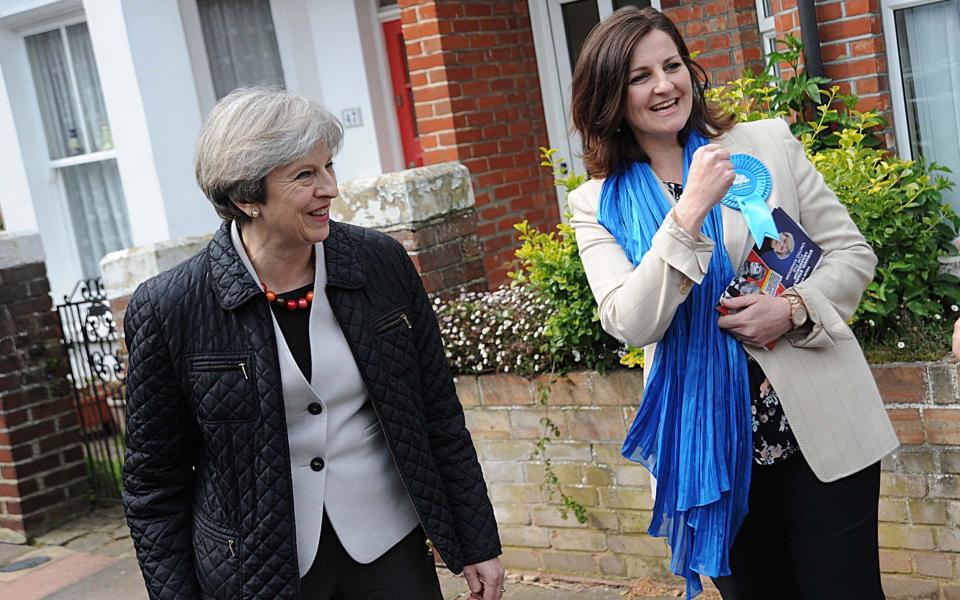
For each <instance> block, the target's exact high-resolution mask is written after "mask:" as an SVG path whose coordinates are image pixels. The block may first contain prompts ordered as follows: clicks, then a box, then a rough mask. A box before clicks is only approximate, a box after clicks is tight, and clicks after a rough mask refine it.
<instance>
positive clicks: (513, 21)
mask: <svg viewBox="0 0 960 600" xmlns="http://www.w3.org/2000/svg"><path fill="white" fill-rule="evenodd" d="M400 9H401V13H400V14H401V18H402V21H403V37H404V40H405V41H406V50H407V59H408V67H409V71H410V80H411V83H412V85H413V96H414V101H415V109H416V118H417V128H418V131H419V135H420V141H421V144H422V146H423V159H424V162H425V163H426V164H428V165H429V164H436V163H440V162H446V161H453V160H456V161H459V162H461V163H462V164H464V165H466V166H467V168H468V169H469V170H470V174H471V175H472V178H473V189H474V192H475V194H476V201H477V217H478V220H477V235H478V238H479V241H480V244H481V246H482V249H483V266H484V269H485V271H486V275H487V279H488V283H489V285H490V287H491V288H493V287H496V286H497V285H498V284H500V283H504V282H506V281H507V278H506V274H507V272H509V271H510V270H511V268H512V263H513V260H514V256H513V251H514V249H515V248H516V247H517V245H518V244H517V241H516V232H515V230H514V229H513V224H514V223H516V222H518V221H520V220H522V219H527V220H529V221H530V223H531V224H533V225H535V226H539V227H540V228H547V229H552V228H553V226H554V225H555V224H556V223H557V222H559V209H558V207H557V202H556V193H555V191H554V187H553V183H552V178H551V175H550V174H549V173H548V172H547V171H546V170H545V169H543V168H542V167H540V166H539V164H540V160H539V155H538V147H539V146H542V145H544V144H545V143H546V139H547V130H546V124H545V121H544V116H543V105H542V101H541V97H540V83H539V77H538V75H537V62H536V57H535V52H534V46H533V34H532V31H531V28H530V15H529V12H528V8H527V2H526V1H525V0H400Z"/></svg>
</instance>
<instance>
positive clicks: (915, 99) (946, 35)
mask: <svg viewBox="0 0 960 600" xmlns="http://www.w3.org/2000/svg"><path fill="white" fill-rule="evenodd" d="M894 17H895V19H896V24H897V45H898V47H899V48H898V49H899V51H900V68H901V75H902V77H903V95H904V101H905V104H906V106H905V109H906V113H907V128H908V132H909V136H910V145H911V147H912V150H913V155H914V156H915V157H923V158H924V159H926V160H928V161H935V162H937V163H939V164H941V165H944V166H946V167H948V168H950V169H951V170H952V171H953V174H952V178H953V180H954V181H956V182H957V183H958V184H960V177H958V175H960V0H948V1H946V2H937V3H933V4H925V5H922V6H917V7H914V8H909V9H904V10H898V11H896V12H895V13H894ZM947 198H948V199H950V200H951V202H952V204H953V207H954V209H955V210H958V211H960V190H958V189H957V188H954V190H953V191H952V192H948V195H947Z"/></svg>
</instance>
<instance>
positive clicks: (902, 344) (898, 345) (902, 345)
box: [897, 342, 907, 350]
mask: <svg viewBox="0 0 960 600" xmlns="http://www.w3.org/2000/svg"><path fill="white" fill-rule="evenodd" d="M906 347H907V345H906V344H904V343H903V342H897V348H900V349H901V350H903V349H904V348H906Z"/></svg>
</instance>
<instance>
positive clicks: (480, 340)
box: [434, 286, 552, 374]
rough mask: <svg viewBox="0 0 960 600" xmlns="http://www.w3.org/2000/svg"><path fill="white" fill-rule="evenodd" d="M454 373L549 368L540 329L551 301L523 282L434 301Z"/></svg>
mask: <svg viewBox="0 0 960 600" xmlns="http://www.w3.org/2000/svg"><path fill="white" fill-rule="evenodd" d="M434 310H435V311H436V313H437V320H438V321H439V323H440V335H441V337H442V338H443V344H444V350H445V352H446V355H447V361H448V362H449V363H450V368H451V369H452V370H453V372H454V373H458V374H461V373H462V374H466V373H473V374H476V373H488V372H492V371H496V372H501V373H510V372H515V373H524V374H526V373H542V372H544V371H545V370H548V369H549V366H550V362H551V357H550V356H549V355H548V354H547V351H546V347H547V343H546V341H545V339H544V328H545V323H546V321H547V316H548V315H549V313H550V312H551V310H552V306H551V305H550V303H549V302H548V301H547V300H546V299H545V298H543V297H542V296H540V295H538V294H536V293H535V292H534V291H533V290H532V289H531V288H528V287H523V286H514V287H503V286H501V287H500V289H498V290H496V291H494V292H467V293H463V294H460V296H459V297H457V298H454V299H452V300H448V301H442V300H440V299H439V298H437V299H435V300H434Z"/></svg>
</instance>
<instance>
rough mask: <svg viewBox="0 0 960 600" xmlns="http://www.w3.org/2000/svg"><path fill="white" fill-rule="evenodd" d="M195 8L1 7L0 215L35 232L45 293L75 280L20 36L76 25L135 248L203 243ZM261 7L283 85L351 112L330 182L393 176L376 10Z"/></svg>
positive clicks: (50, 3)
mask: <svg viewBox="0 0 960 600" xmlns="http://www.w3.org/2000/svg"><path fill="white" fill-rule="evenodd" d="M193 2H194V0H162V1H150V2H146V1H144V0H0V181H3V185H2V190H3V191H2V193H0V210H2V212H3V215H4V219H5V221H6V224H7V227H8V228H9V229H36V230H39V232H40V234H41V238H42V240H43V244H44V250H45V253H46V256H47V257H48V260H49V264H48V272H49V274H50V278H51V285H52V287H53V289H54V294H55V297H57V296H58V295H61V294H63V293H66V292H68V291H69V288H70V287H72V285H73V283H74V282H75V281H76V280H77V279H78V278H79V276H80V275H79V273H80V272H81V270H80V264H79V260H78V258H77V256H76V254H77V253H76V243H75V240H74V236H73V229H72V225H71V223H70V217H69V212H68V210H67V205H66V200H65V199H64V198H63V193H62V188H61V186H60V182H59V178H58V177H57V175H56V172H55V171H54V170H53V169H52V168H51V166H50V164H49V158H48V157H49V155H48V153H47V149H46V142H45V138H44V135H43V129H42V122H41V120H40V114H39V108H38V107H37V103H36V97H35V91H34V88H33V82H32V79H31V77H30V69H29V64H28V62H27V58H26V49H25V45H24V42H23V37H24V35H25V34H27V33H34V32H38V31H42V30H43V29H44V27H45V26H46V25H49V28H53V27H56V26H59V25H61V24H63V21H64V18H71V19H73V21H72V22H77V21H81V20H85V21H86V22H87V25H88V27H89V31H90V37H91V42H92V45H93V50H94V54H95V56H96V59H97V64H98V71H99V75H100V80H101V86H102V88H103V95H104V102H105V105H106V109H107V114H108V117H109V119H110V127H111V133H112V137H113V142H114V148H115V152H116V157H117V167H118V170H119V172H120V178H121V182H122V185H123V191H124V196H125V199H126V203H127V209H128V214H129V219H130V226H131V233H132V236H133V242H134V244H135V245H142V244H147V243H153V242H162V241H164V240H169V239H176V238H180V237H185V236H190V235H196V234H202V233H205V232H209V231H211V230H213V229H214V228H216V226H217V225H218V223H219V220H218V218H217V217H216V214H215V213H214V211H213V209H212V207H211V206H210V204H209V202H207V200H206V199H205V198H204V197H203V195H202V194H201V192H200V191H199V189H198V188H197V186H196V183H195V182H194V179H193V145H194V142H195V140H196V136H197V133H198V132H199V129H200V127H201V124H202V120H203V116H204V115H205V114H206V113H207V112H208V111H209V110H210V108H212V105H213V97H212V84H211V82H210V80H209V77H210V74H209V67H207V66H206V60H207V57H206V54H205V51H204V50H203V48H202V45H203V39H202V33H200V32H199V22H198V20H197V15H196V9H195V5H194V4H193ZM271 10H272V11H273V17H274V25H275V28H276V31H277V43H278V46H279V49H280V54H281V61H282V64H283V69H284V77H285V80H286V83H287V87H288V89H290V90H293V91H298V92H301V93H304V94H307V95H308V96H311V97H314V98H317V99H318V100H319V101H320V102H321V103H323V104H324V106H326V107H327V108H328V109H329V110H330V111H331V112H333V113H334V114H335V115H337V116H338V117H342V113H343V110H344V109H348V108H359V109H360V112H361V115H362V119H363V124H362V126H360V127H355V128H349V129H346V130H345V139H344V146H343V150H342V151H341V153H340V155H339V156H338V157H337V173H338V176H339V178H340V179H341V180H342V181H346V180H350V179H356V178H361V177H372V176H377V175H380V174H381V173H383V172H386V171H393V170H399V169H400V168H402V151H401V149H400V144H399V135H398V133H397V126H396V119H395V117H394V115H393V113H392V110H393V108H392V105H391V103H390V102H391V100H392V94H391V91H390V87H389V86H390V81H389V77H388V76H387V66H386V65H387V61H386V54H385V51H384V48H383V40H382V32H381V30H380V25H379V22H378V21H377V11H376V0H357V2H354V1H353V0H324V1H323V2H315V1H313V0H271ZM198 36H199V37H198Z"/></svg>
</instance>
